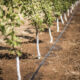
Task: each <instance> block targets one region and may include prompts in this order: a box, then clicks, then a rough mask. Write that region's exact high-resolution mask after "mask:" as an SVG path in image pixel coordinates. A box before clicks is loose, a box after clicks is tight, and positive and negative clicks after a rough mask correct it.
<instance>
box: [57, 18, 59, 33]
mask: <svg viewBox="0 0 80 80" xmlns="http://www.w3.org/2000/svg"><path fill="white" fill-rule="evenodd" d="M57 32H59V19H58V18H57Z"/></svg>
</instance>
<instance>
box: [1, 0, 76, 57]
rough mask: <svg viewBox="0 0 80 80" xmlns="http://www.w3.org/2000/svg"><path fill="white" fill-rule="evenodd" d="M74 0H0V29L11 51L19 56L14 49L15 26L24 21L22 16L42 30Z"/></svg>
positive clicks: (18, 52)
mask: <svg viewBox="0 0 80 80" xmlns="http://www.w3.org/2000/svg"><path fill="white" fill-rule="evenodd" d="M75 1H76V0H0V31H1V33H2V35H4V37H5V40H6V43H8V44H9V45H10V46H11V47H12V48H13V49H12V53H14V54H16V55H18V56H20V55H21V52H20V51H19V50H16V49H15V48H16V46H18V45H19V39H18V37H17V36H16V32H15V28H16V27H19V26H20V25H21V24H23V23H24V20H23V19H24V18H27V19H29V20H30V21H31V24H32V25H34V26H35V28H36V30H37V31H38V30H39V31H43V30H44V29H45V26H43V25H44V24H45V25H47V26H48V27H50V26H51V25H52V24H53V21H54V20H55V17H58V16H60V15H61V14H62V13H63V12H66V11H67V9H68V8H70V6H71V5H72V4H73V3H74V2H75Z"/></svg>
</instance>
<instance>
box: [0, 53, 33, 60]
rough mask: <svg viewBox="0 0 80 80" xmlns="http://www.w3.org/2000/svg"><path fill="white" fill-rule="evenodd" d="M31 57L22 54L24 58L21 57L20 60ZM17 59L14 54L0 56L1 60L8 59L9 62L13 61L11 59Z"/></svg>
mask: <svg viewBox="0 0 80 80" xmlns="http://www.w3.org/2000/svg"><path fill="white" fill-rule="evenodd" d="M30 56H32V55H31V54H28V53H27V54H26V53H22V56H21V57H20V59H28V58H29V57H30ZM15 58H16V55H13V54H8V53H5V54H0V59H8V60H11V59H15Z"/></svg>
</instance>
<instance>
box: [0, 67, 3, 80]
mask: <svg viewBox="0 0 80 80" xmlns="http://www.w3.org/2000/svg"><path fill="white" fill-rule="evenodd" d="M1 74H3V72H2V68H0V75H1ZM0 80H3V78H2V77H0Z"/></svg>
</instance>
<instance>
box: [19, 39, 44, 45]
mask: <svg viewBox="0 0 80 80" xmlns="http://www.w3.org/2000/svg"><path fill="white" fill-rule="evenodd" d="M20 43H21V44H29V43H36V39H32V40H29V41H25V42H20ZM39 43H43V41H42V40H39Z"/></svg>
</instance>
